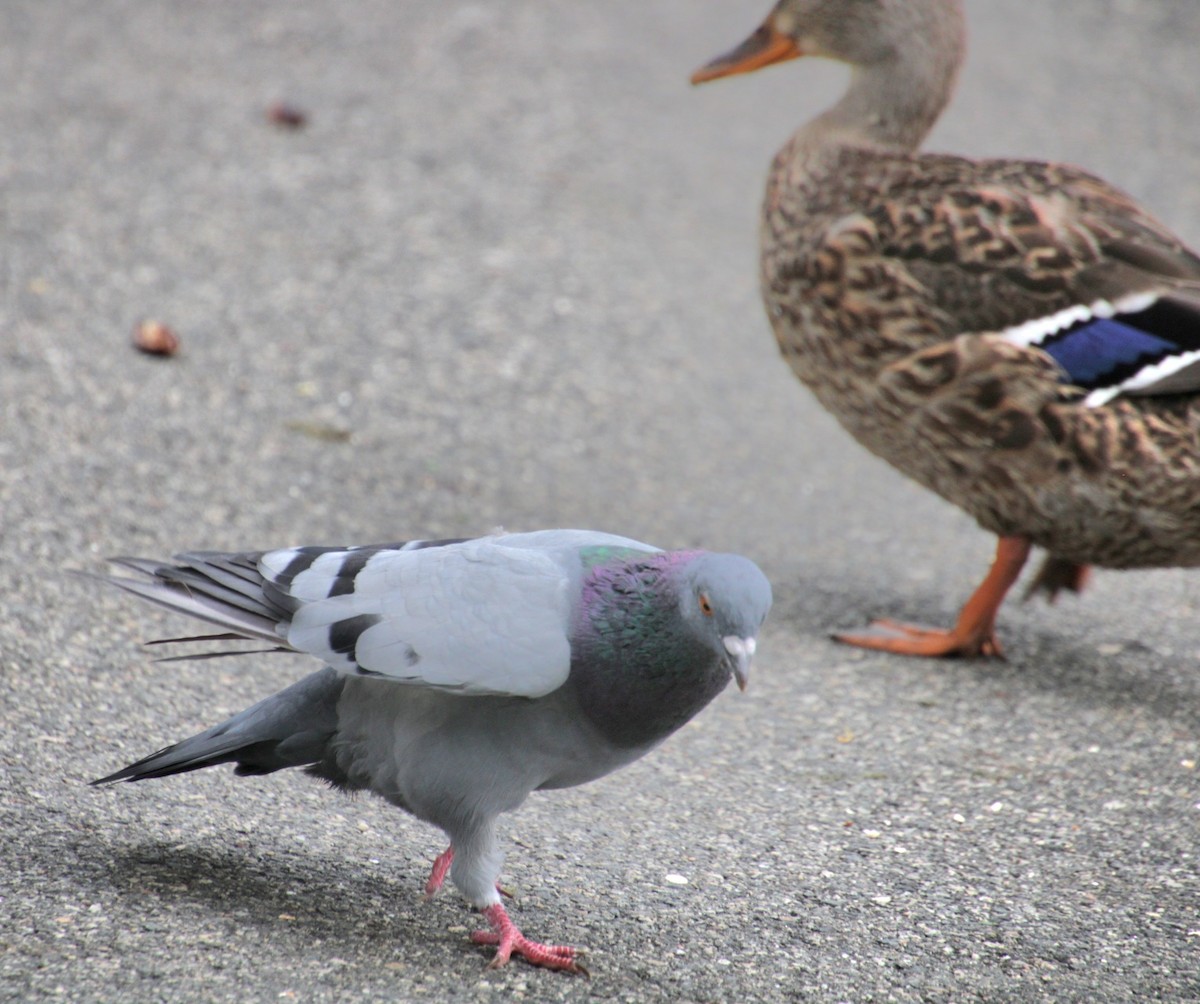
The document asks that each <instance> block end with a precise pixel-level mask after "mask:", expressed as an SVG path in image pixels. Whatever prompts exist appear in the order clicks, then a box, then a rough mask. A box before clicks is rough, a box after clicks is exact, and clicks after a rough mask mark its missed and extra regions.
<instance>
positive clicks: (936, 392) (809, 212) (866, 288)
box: [694, 0, 1200, 655]
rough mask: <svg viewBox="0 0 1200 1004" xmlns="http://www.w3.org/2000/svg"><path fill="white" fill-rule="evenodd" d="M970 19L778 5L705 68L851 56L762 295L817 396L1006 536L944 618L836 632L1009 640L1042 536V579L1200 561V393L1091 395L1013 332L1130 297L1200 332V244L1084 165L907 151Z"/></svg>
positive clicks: (782, 205)
mask: <svg viewBox="0 0 1200 1004" xmlns="http://www.w3.org/2000/svg"><path fill="white" fill-rule="evenodd" d="M961 17H962V14H961V7H960V2H959V0H904V3H902V4H900V3H896V2H894V0H782V2H781V3H779V4H778V6H777V7H776V8H775V10H774V11H773V12H772V14H771V15H770V17H768V19H767V21H766V23H765V24H764V26H763V28H761V29H760V30H759V32H758V33H757V34H756V35H755V36H752V39H751V40H750V41H748V42H747V43H745V44H744V45H743V46H742V47H740V49H738V50H735V51H734V52H733V53H730V54H729V56H727V57H722V58H721V59H718V60H716V61H714V62H713V63H712V64H710V65H709V67H706V68H705V69H703V70H701V71H698V72H697V75H696V77H695V78H694V79H696V80H697V82H699V81H700V80H705V79H711V78H712V77H715V76H723V75H726V74H728V73H734V72H743V71H744V70H747V69H755V68H757V67H758V66H760V65H765V64H766V63H767V62H775V61H778V60H779V59H785V58H790V57H792V56H796V55H808V54H812V55H824V56H831V57H834V58H839V59H843V60H845V61H847V62H850V63H851V64H852V65H853V66H854V71H855V73H854V77H853V79H852V82H851V85H850V88H849V90H848V91H847V94H846V96H845V97H844V98H843V99H842V101H841V102H840V103H839V104H838V105H836V106H835V107H834V108H832V109H830V110H829V111H827V112H825V113H824V114H823V115H821V116H820V117H818V118H817V119H815V120H814V121H813V122H811V123H809V125H807V126H805V127H804V128H802V129H801V130H800V131H799V132H798V133H797V134H796V135H795V136H794V137H793V138H792V139H791V140H790V141H789V142H788V144H787V145H786V146H784V148H783V149H782V150H781V151H780V152H779V154H778V155H777V156H776V157H775V160H774V162H773V164H772V167H771V171H770V175H769V180H768V183H767V192H766V198H765V201H764V206H763V215H762V259H761V261H762V283H763V294H764V298H765V301H766V307H767V312H768V315H769V317H770V321H771V324H772V327H773V328H774V331H775V335H776V338H777V339H778V341H779V345H780V349H781V350H782V352H783V354H784V356H785V357H786V359H787V360H788V362H789V364H790V365H791V366H792V368H793V370H794V371H795V372H796V375H797V376H798V377H799V378H800V379H801V380H802V381H803V382H804V383H805V384H806V385H807V386H808V387H809V388H810V389H811V390H812V391H813V393H814V394H815V395H816V396H817V398H818V400H819V401H820V402H821V404H822V405H823V406H824V407H825V408H827V409H828V410H829V411H830V412H832V413H833V414H834V415H835V416H836V417H837V418H838V420H839V421H840V422H841V423H842V424H843V425H844V426H845V427H846V429H847V430H848V431H849V432H850V433H851V434H852V435H853V436H854V437H855V438H856V439H858V440H859V442H861V443H862V444H863V445H864V446H866V447H867V448H868V449H870V450H871V451H872V452H874V453H876V454H878V455H879V456H881V457H883V458H884V459H886V460H888V461H889V462H890V463H891V464H893V465H894V466H895V467H897V468H898V469H899V470H901V471H902V472H904V473H905V474H907V475H909V476H910V477H912V478H914V479H915V480H916V481H918V482H919V483H921V484H922V485H924V486H926V487H927V488H930V489H931V490H933V491H935V492H937V493H938V494H939V495H941V496H942V497H943V498H945V499H947V500H949V501H950V502H953V503H954V504H956V505H959V506H961V507H962V508H963V509H965V510H966V511H967V512H968V513H970V514H971V515H972V516H973V517H975V519H976V520H978V522H979V523H980V525H981V526H983V527H984V528H985V529H987V530H990V531H991V532H993V533H995V534H997V535H998V536H999V537H1000V538H1001V544H1000V549H999V551H998V556H997V564H996V566H994V568H993V572H992V575H990V576H989V581H988V583H986V584H985V586H984V587H981V589H980V590H979V591H977V592H976V594H975V596H974V597H973V598H972V600H971V601H970V602H969V603H968V605H967V607H966V608H964V612H963V615H962V616H960V618H959V623H958V624H957V625H956V627H955V628H954V629H952V630H951V631H949V632H931V631H926V630H922V629H916V628H910V627H908V626H905V625H896V624H885V625H884V626H883V627H882V628H880V629H876V630H874V631H871V632H868V633H866V634H862V635H854V636H847V637H845V638H844V639H843V640H847V641H851V642H854V643H857V644H864V645H868V646H870V647H877V648H884V649H887V650H890V651H898V652H906V653H911V654H928V655H945V654H958V653H965V654H974V653H980V652H983V653H995V652H998V651H999V650H998V646H997V645H996V643H995V639H994V634H993V625H994V619H995V613H996V609H997V608H998V607H999V605H1000V603H1001V601H1002V600H1003V597H1004V594H1005V592H1006V591H1007V589H1008V588H1009V586H1011V584H1012V581H1013V580H1014V579H1015V578H1016V575H1017V573H1018V572H1019V571H1020V568H1021V565H1022V564H1023V562H1024V560H1025V557H1026V555H1027V554H1028V550H1029V546H1030V544H1031V543H1032V544H1036V545H1038V546H1041V547H1043V548H1045V549H1046V550H1047V551H1048V552H1049V558H1048V561H1047V564H1046V566H1045V567H1044V568H1043V570H1042V572H1041V573H1040V575H1039V578H1038V579H1037V580H1036V582H1035V585H1036V586H1040V587H1043V588H1045V589H1046V591H1047V592H1049V593H1050V594H1051V595H1053V593H1054V592H1055V591H1056V590H1057V589H1058V588H1060V587H1063V586H1066V587H1069V588H1078V587H1079V586H1080V585H1082V581H1083V577H1084V574H1085V572H1086V566H1087V565H1090V564H1097V565H1104V566H1108V567H1114V568H1128V567H1137V566H1143V567H1144V566H1181V565H1182V566H1189V565H1198V564H1200V392H1197V390H1195V389H1192V390H1190V392H1186V393H1170V394H1158V395H1156V396H1155V395H1153V394H1152V393H1147V394H1143V395H1139V396H1128V395H1120V396H1113V397H1112V399H1111V400H1105V401H1104V402H1103V403H1099V404H1097V403H1096V402H1095V401H1089V400H1085V398H1086V391H1085V389H1083V388H1081V387H1078V386H1074V385H1072V384H1071V383H1070V382H1069V381H1065V380H1064V372H1063V370H1062V369H1061V368H1060V366H1059V365H1058V364H1056V362H1055V360H1054V359H1052V358H1051V356H1050V355H1048V354H1047V352H1045V351H1043V350H1042V349H1041V348H1038V347H1036V345H1035V346H1030V345H1021V344H1013V342H1012V341H1010V340H1005V338H1004V334H1005V333H1007V332H1011V331H1012V330H1013V329H1016V328H1019V327H1020V326H1021V325H1023V324H1026V323H1027V322H1031V321H1036V320H1037V319H1041V318H1047V317H1050V316H1052V315H1056V314H1059V313H1060V312H1063V311H1066V310H1068V309H1070V308H1073V307H1077V305H1085V306H1086V305H1094V304H1096V303H1098V302H1103V303H1105V305H1106V306H1107V305H1109V304H1114V303H1118V302H1120V301H1122V300H1125V301H1128V298H1130V297H1131V296H1134V295H1135V294H1145V295H1146V296H1147V298H1148V299H1151V300H1153V299H1155V298H1156V297H1157V298H1160V299H1165V300H1170V301H1172V302H1173V303H1177V304H1178V305H1179V308H1180V310H1181V311H1182V312H1183V315H1184V316H1185V317H1186V316H1188V315H1190V314H1195V318H1196V325H1195V328H1196V330H1197V331H1200V258H1198V257H1197V256H1196V255H1195V254H1193V253H1192V252H1191V251H1189V250H1188V249H1187V248H1186V247H1185V246H1184V245H1183V244H1182V243H1181V242H1180V241H1179V239H1178V238H1176V237H1175V236H1174V235H1173V234H1171V233H1170V232H1169V231H1168V230H1167V229H1166V228H1165V227H1163V226H1162V224H1160V223H1159V222H1158V221H1157V220H1155V219H1154V218H1153V217H1152V216H1151V215H1150V214H1148V213H1147V212H1146V211H1145V210H1143V209H1142V208H1140V207H1139V206H1138V205H1137V204H1136V203H1135V202H1134V201H1133V200H1132V199H1131V198H1129V197H1128V196H1127V195H1125V194H1123V193H1122V192H1120V191H1117V190H1116V189H1114V188H1113V187H1112V186H1110V185H1108V184H1107V183H1105V182H1104V181H1102V180H1101V179H1099V178H1097V177H1095V176H1093V175H1091V174H1088V173H1087V172H1085V171H1082V170H1080V169H1078V168H1075V167H1070V166H1067V165H1061V164H1046V163H1037V162H1029V161H1013V160H986V161H976V160H969V159H966V158H963V157H955V156H947V155H935V154H919V153H916V152H914V151H915V149H916V147H917V146H918V145H919V144H920V142H921V140H922V139H923V138H924V136H925V134H926V133H927V132H928V130H929V128H930V127H931V126H932V124H933V122H934V121H935V120H936V118H937V116H938V114H939V113H940V111H941V109H942V107H943V106H944V104H945V101H946V100H947V99H948V97H949V94H950V92H951V90H952V88H953V83H954V79H955V76H956V74H957V68H958V65H959V62H960V60H961V55H962V49H963V45H962V27H961ZM764 53H769V55H770V57H771V58H766V57H765V56H764V55H763V54H764ZM1193 337H1194V336H1193ZM1172 389H1177V388H1172ZM1113 393H1115V391H1114V392H1113ZM1002 566H1003V567H1002Z"/></svg>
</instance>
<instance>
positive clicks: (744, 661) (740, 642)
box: [721, 634, 758, 690]
mask: <svg viewBox="0 0 1200 1004" xmlns="http://www.w3.org/2000/svg"><path fill="white" fill-rule="evenodd" d="M721 643H722V644H723V645H724V646H725V651H726V652H728V653H729V654H730V655H731V656H733V658H734V663H733V678H734V680H736V681H737V685H738V690H745V689H746V683H747V682H748V681H749V678H750V660H751V659H753V658H754V650H755V649H756V648H758V641H757V639H755V638H739V637H738V636H737V635H735V634H727V635H725V637H724V638H722V639H721Z"/></svg>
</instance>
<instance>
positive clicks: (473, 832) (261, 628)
mask: <svg viewBox="0 0 1200 1004" xmlns="http://www.w3.org/2000/svg"><path fill="white" fill-rule="evenodd" d="M113 562H114V564H118V565H120V566H123V567H124V568H127V569H130V570H132V571H133V572H136V573H138V574H139V577H137V578H132V577H128V576H125V577H119V576H112V577H104V578H105V581H107V582H110V583H112V584H113V585H116V586H119V587H121V588H123V589H126V590H128V591H129V592H132V593H135V594H136V595H138V596H140V597H142V598H144V599H146V600H150V601H152V602H154V603H157V604H161V605H162V606H165V607H167V608H169V609H171V610H175V611H179V612H181V613H185V614H189V615H191V616H193V617H196V618H199V619H201V620H204V621H208V622H210V623H213V624H216V625H217V626H218V627H220V628H221V629H222V631H221V633H219V634H213V635H204V636H199V637H193V638H178V639H166V640H167V641H199V640H204V641H235V640H236V641H242V642H244V641H246V640H251V641H255V642H266V643H267V645H268V647H267V649H266V651H297V652H307V653H309V654H311V655H314V656H316V657H317V658H319V659H321V660H322V661H323V662H324V663H325V667H324V668H323V669H321V670H319V671H317V672H315V673H313V674H312V675H311V676H308V677H306V678H304V679H302V680H300V681H299V682H298V683H295V684H293V685H291V686H290V687H287V688H286V689H284V690H282V691H280V692H279V693H277V694H275V695H274V696H272V697H268V698H267V699H266V700H263V701H260V702H259V703H258V704H255V705H254V706H253V707H250V708H247V709H246V710H245V711H243V712H241V713H240V714H237V715H234V716H233V717H232V718H230V719H229V720H228V721H225V722H222V723H221V724H220V725H216V726H214V727H213V728H210V729H208V730H207V731H204V732H201V733H200V734H199V735H196V736H193V737H192V738H190V739H185V740H183V741H182V742H179V743H176V744H175V745H173V746H168V747H167V748H166V749H163V750H160V751H159V752H157V753H154V754H152V755H150V756H147V757H145V758H144V759H142V760H139V761H137V762H136V763H134V764H131V765H130V766H128V767H125V768H123V769H121V770H118V771H116V772H115V773H112V774H109V775H108V776H106V777H103V778H100V779H99V780H97V781H94V782H92V783H93V784H97V785H100V784H108V783H110V782H114V781H143V780H146V779H149V778H157V777H166V776H167V775H170V774H179V773H183V772H185V771H191V770H197V769H199V768H201V767H210V766H214V765H216V764H222V763H234V764H236V770H235V772H236V773H237V774H240V775H257V774H269V773H272V772H273V771H277V770H281V769H283V768H285V767H303V768H305V770H306V772H307V773H309V774H311V775H313V776H315V777H317V778H320V779H322V780H325V781H327V782H329V783H330V784H331V785H332V786H333V787H336V788H339V789H342V790H343V791H347V792H355V791H362V790H366V791H371V792H374V793H375V794H376V795H378V796H380V797H381V798H384V799H386V800H387V801H388V802H391V803H392V804H393V805H396V806H398V807H399V808H401V809H404V810H406V811H408V812H409V813H411V814H412V815H414V816H416V817H417V818H419V819H422V820H424V821H426V822H429V823H432V824H433V825H435V826H437V827H439V828H440V829H442V830H443V831H444V832H445V833H446V835H447V836H448V837H449V841H450V843H449V847H448V848H447V849H446V851H445V852H444V853H442V854H441V855H439V856H438V857H437V859H436V860H435V862H434V864H433V868H432V871H431V872H430V875H429V880H428V882H427V883H426V885H425V894H426V897H427V898H428V897H431V896H432V895H433V894H434V893H436V892H437V891H438V889H439V888H440V887H441V886H442V884H443V882H444V880H445V878H446V876H447V875H449V877H450V879H451V880H452V882H453V883H454V885H455V886H456V887H457V888H458V889H459V891H460V892H461V893H462V894H463V896H464V897H465V898H466V899H467V900H468V901H469V902H470V903H471V904H472V905H473V906H474V907H476V908H477V909H478V910H479V911H480V912H481V913H482V914H483V917H484V918H485V919H486V921H487V924H488V927H487V928H486V929H482V930H478V931H475V932H474V933H473V934H472V935H471V940H472V941H474V942H475V943H477V944H485V945H495V946H496V953H495V955H494V957H493V958H492V960H491V963H490V968H495V967H499V966H503V965H505V964H506V963H507V962H508V961H509V959H510V957H511V956H513V955H518V956H521V957H523V958H524V959H526V960H527V961H528V962H530V963H532V964H534V965H537V966H544V967H547V968H549V969H555V970H564V971H567V972H574V973H583V974H586V969H585V968H584V966H583V965H582V963H581V961H580V955H581V954H582V950H581V949H576V948H574V947H571V946H569V945H555V944H544V943H542V942H537V941H532V940H530V939H528V938H526V937H525V936H524V935H523V934H522V933H521V931H520V929H519V928H518V927H517V925H516V924H515V923H514V922H513V921H512V919H511V918H510V917H509V915H508V912H507V910H506V909H505V907H504V904H503V903H502V902H501V899H500V895H499V890H498V886H497V879H498V876H499V872H500V866H501V862H502V854H501V851H500V849H499V847H498V845H497V838H496V820H497V817H498V816H499V815H500V814H501V813H503V812H510V811H512V810H514V809H516V808H517V807H518V806H519V805H521V803H522V802H523V801H524V800H525V797H526V796H527V795H528V794H529V793H530V792H531V791H534V790H537V789H549V788H565V787H571V786H574V785H578V784H583V783H585V782H587V781H592V780H594V779H596V778H599V777H602V776H603V775H605V774H608V773H610V772H612V771H614V770H616V769H617V768H619V767H623V766H625V765H626V764H629V763H632V762H633V761H634V760H637V759H638V758H639V757H641V756H642V755H643V754H645V753H646V752H648V751H649V750H650V749H652V748H653V747H654V746H656V745H658V744H659V743H660V742H662V741H663V740H664V739H666V738H667V737H668V736H669V735H670V734H671V733H673V732H675V731H676V730H677V729H678V728H680V727H681V726H682V725H684V724H685V723H686V722H688V721H689V720H691V719H692V717H693V716H695V715H696V714H697V713H698V712H700V711H701V710H702V709H703V708H704V707H705V706H706V705H707V704H708V703H709V702H710V701H711V700H712V699H713V698H714V697H716V696H717V694H719V693H720V692H721V691H722V690H724V689H725V687H726V685H727V684H728V683H729V681H730V679H731V678H732V679H733V680H735V681H736V682H737V684H738V686H739V688H741V689H745V686H746V682H747V675H748V672H749V669H750V665H751V660H752V658H753V656H754V652H755V648H756V644H757V636H758V633H759V629H760V628H761V627H762V624H763V622H764V620H765V619H766V616H767V613H768V611H769V609H770V606H771V587H770V584H769V583H768V582H767V579H766V577H765V576H764V575H763V573H762V572H761V571H760V569H759V568H758V566H757V565H755V564H754V563H753V562H752V561H750V560H749V559H747V558H744V557H741V556H739V555H734V554H717V553H712V552H707V551H700V550H679V551H663V550H660V549H658V548H656V547H653V546H651V545H649V544H644V543H640V542H639V541H636V540H631V539H629V538H627V537H619V536H614V535H612V534H607V533H600V532H595V531H589V530H541V531H536V532H531V533H511V534H497V535H492V536H486V537H478V538H472V539H457V540H414V541H408V542H405V543H396V544H386V545H371V546H360V547H292V548H284V549H281V550H274V551H265V552H241V553H225V552H210V551H199V552H192V553H185V554H180V555H177V556H176V558H175V559H174V562H160V561H153V560H146V559H140V558H115V559H113ZM254 651H263V650H261V649H258V650H254ZM214 654H218V653H213V652H206V653H204V654H203V655H201V656H198V657H199V658H208V657H211V656H213V655H214ZM219 654H229V653H228V652H225V651H222V652H220V653H219ZM243 654H244V653H243ZM182 658H196V656H183V657H182Z"/></svg>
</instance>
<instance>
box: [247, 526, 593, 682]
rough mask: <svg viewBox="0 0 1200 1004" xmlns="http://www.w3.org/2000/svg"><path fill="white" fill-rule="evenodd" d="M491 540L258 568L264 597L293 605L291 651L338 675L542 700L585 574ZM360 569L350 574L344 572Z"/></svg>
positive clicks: (566, 662)
mask: <svg viewBox="0 0 1200 1004" xmlns="http://www.w3.org/2000/svg"><path fill="white" fill-rule="evenodd" d="M503 540H504V538H502V537H484V538H480V539H477V540H471V541H466V542H464V543H461V544H456V545H454V546H447V547H431V548H422V549H419V550H407V549H402V550H393V549H384V550H376V551H374V552H373V553H371V554H370V555H369V556H366V558H365V560H359V558H358V556H357V555H356V552H345V551H331V552H327V553H325V554H321V555H319V556H318V557H317V558H316V559H315V560H314V561H312V562H311V564H309V565H308V567H307V568H305V570H304V571H301V572H299V574H293V573H292V572H291V571H290V570H291V569H293V568H294V567H295V565H294V561H295V558H296V555H297V551H295V550H283V551H271V552H267V553H266V554H263V555H262V556H261V557H260V558H259V561H258V566H259V570H260V572H261V573H262V575H263V578H264V580H265V583H264V593H265V595H266V596H267V598H268V599H270V600H272V601H274V602H276V603H278V604H279V605H280V606H282V607H290V608H291V609H292V613H291V618H290V623H288V624H287V625H286V628H285V631H286V634H285V639H286V643H287V644H288V645H289V646H290V647H292V648H294V649H296V650H298V651H301V652H308V653H310V654H312V655H315V656H317V657H318V658H320V659H323V660H325V661H326V662H328V663H329V665H331V666H333V667H334V668H335V669H338V670H340V671H342V672H359V673H369V674H372V675H377V676H382V677H387V678H388V679H391V680H396V681H399V682H402V683H409V684H417V685H424V686H430V687H438V688H446V689H452V690H458V691H462V692H464V693H468V694H509V695H513V696H520V697H540V696H542V695H543V694H548V693H549V692H550V691H552V690H555V689H557V688H558V687H559V686H561V685H562V684H563V683H564V682H565V681H566V679H567V674H568V672H569V671H570V666H571V644H570V639H569V637H568V630H569V626H570V621H571V611H572V608H573V604H574V601H575V594H576V593H577V591H578V575H577V574H573V569H572V567H571V564H570V563H569V562H566V561H564V560H563V559H562V556H561V555H558V554H548V553H546V552H545V551H542V550H538V549H536V548H521V547H510V546H505V545H504V544H503V543H502V541H503ZM351 562H352V563H354V564H355V566H356V567H355V569H354V574H353V576H352V577H348V576H347V575H346V574H345V573H344V566H345V565H346V564H347V563H351Z"/></svg>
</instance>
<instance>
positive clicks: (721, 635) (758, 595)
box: [680, 554, 771, 690]
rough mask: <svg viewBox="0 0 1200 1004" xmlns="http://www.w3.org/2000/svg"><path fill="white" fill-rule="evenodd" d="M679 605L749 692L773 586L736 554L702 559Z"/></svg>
mask: <svg viewBox="0 0 1200 1004" xmlns="http://www.w3.org/2000/svg"><path fill="white" fill-rule="evenodd" d="M681 593H682V595H681V597H680V604H681V613H682V615H683V619H684V622H685V623H686V624H687V625H688V627H689V628H690V630H691V631H692V633H693V634H695V635H696V636H697V637H699V638H700V639H702V640H703V641H704V642H705V643H706V644H707V645H709V646H710V647H711V648H713V649H714V650H715V651H717V652H718V653H720V656H721V658H722V659H723V660H724V662H725V664H726V665H727V666H728V667H729V671H730V673H732V674H733V678H734V680H736V681H737V685H738V689H740V690H745V689H746V683H747V681H748V679H749V674H750V663H751V661H752V660H753V658H754V650H755V648H757V646H758V632H759V629H760V628H761V627H762V625H763V621H765V620H766V619H767V613H768V611H770V609H771V584H770V583H769V582H768V581H767V577H766V576H765V575H763V573H762V571H761V570H760V569H759V567H758V566H757V565H756V564H755V563H754V562H753V561H750V560H749V559H748V558H743V557H741V556H740V555H737V554H701V555H699V556H698V557H697V558H695V559H694V560H693V561H691V562H690V563H689V564H688V566H687V568H686V570H685V574H684V579H683V589H682V590H681Z"/></svg>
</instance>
